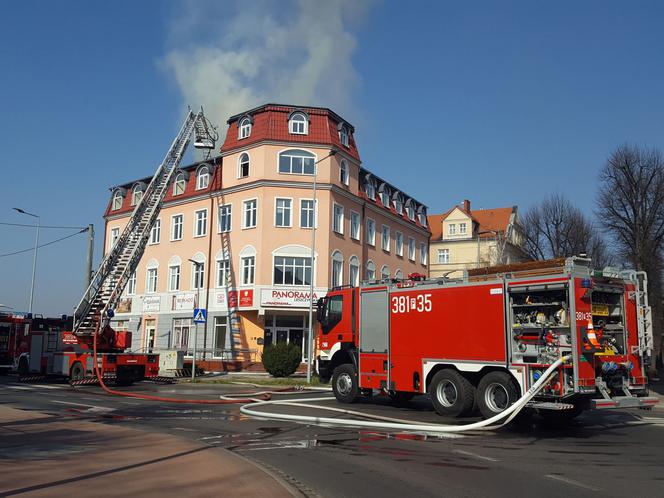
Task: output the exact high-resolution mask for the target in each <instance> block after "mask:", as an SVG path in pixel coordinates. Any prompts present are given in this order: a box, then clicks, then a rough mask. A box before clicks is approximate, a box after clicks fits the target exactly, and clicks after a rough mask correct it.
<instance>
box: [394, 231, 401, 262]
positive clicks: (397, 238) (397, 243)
mask: <svg viewBox="0 0 664 498" xmlns="http://www.w3.org/2000/svg"><path fill="white" fill-rule="evenodd" d="M394 254H396V255H397V256H399V257H402V258H403V233H401V232H399V231H398V230H397V231H396V232H394Z"/></svg>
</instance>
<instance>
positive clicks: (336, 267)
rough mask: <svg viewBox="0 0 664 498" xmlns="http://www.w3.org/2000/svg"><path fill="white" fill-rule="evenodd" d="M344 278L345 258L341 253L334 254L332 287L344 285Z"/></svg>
mask: <svg viewBox="0 0 664 498" xmlns="http://www.w3.org/2000/svg"><path fill="white" fill-rule="evenodd" d="M343 278H344V257H343V255H342V254H341V253H340V252H339V251H334V253H333V254H332V287H340V286H341V285H343V282H344V280H343Z"/></svg>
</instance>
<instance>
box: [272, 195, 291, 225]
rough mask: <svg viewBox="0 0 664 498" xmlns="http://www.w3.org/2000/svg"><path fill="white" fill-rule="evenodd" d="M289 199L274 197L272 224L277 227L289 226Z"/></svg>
mask: <svg viewBox="0 0 664 498" xmlns="http://www.w3.org/2000/svg"><path fill="white" fill-rule="evenodd" d="M292 202H293V201H292V200H291V199H279V198H277V199H275V209H274V224H275V225H276V226H278V227H291V226H293V225H292V223H291V204H292Z"/></svg>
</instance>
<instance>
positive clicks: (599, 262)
mask: <svg viewBox="0 0 664 498" xmlns="http://www.w3.org/2000/svg"><path fill="white" fill-rule="evenodd" d="M522 225H523V229H524V236H525V243H524V249H525V251H526V252H527V253H528V255H530V257H532V258H533V259H548V258H561V257H568V256H578V255H579V254H584V253H585V254H588V256H590V257H591V258H592V259H593V263H594V266H595V267H596V268H603V267H604V266H607V265H609V264H610V262H611V255H610V253H609V251H608V248H607V246H606V244H605V243H604V240H603V239H602V237H601V234H600V232H599V230H598V229H597V228H596V227H595V226H594V225H593V223H592V222H591V221H590V220H588V218H587V217H586V216H585V215H584V214H583V213H582V212H581V210H580V209H579V208H577V207H576V206H574V205H573V204H572V203H571V202H570V201H569V200H567V199H566V198H565V197H563V196H562V195H560V194H552V195H550V196H549V197H547V198H545V199H544V200H543V201H542V202H541V203H540V204H538V205H535V206H532V207H531V208H530V209H529V210H528V211H527V212H526V214H525V215H524V216H523V218H522Z"/></svg>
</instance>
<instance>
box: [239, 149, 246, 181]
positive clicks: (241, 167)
mask: <svg viewBox="0 0 664 498" xmlns="http://www.w3.org/2000/svg"><path fill="white" fill-rule="evenodd" d="M248 176H249V154H247V153H246V152H244V153H243V154H241V155H240V158H239V159H238V162H237V177H238V178H246V177H248Z"/></svg>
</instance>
